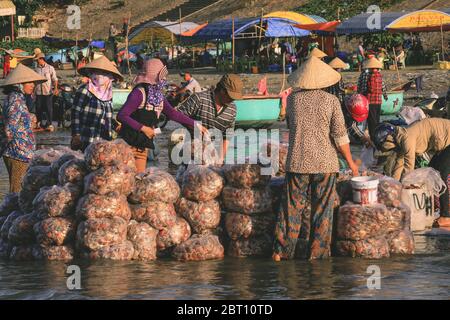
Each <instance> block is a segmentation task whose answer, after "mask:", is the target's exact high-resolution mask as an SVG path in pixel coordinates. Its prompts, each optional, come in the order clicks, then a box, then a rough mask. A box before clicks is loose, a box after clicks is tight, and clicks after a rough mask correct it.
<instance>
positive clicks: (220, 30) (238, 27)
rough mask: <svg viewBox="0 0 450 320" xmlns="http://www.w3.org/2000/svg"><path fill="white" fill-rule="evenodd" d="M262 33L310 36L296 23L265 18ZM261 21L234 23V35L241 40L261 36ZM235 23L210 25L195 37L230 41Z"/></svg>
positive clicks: (214, 23) (212, 23) (239, 21)
mask: <svg viewBox="0 0 450 320" xmlns="http://www.w3.org/2000/svg"><path fill="white" fill-rule="evenodd" d="M262 20H263V21H262V23H263V28H264V29H265V30H264V31H263V33H262V35H263V36H265V37H279V38H283V37H305V36H308V35H310V32H309V31H307V30H302V29H298V28H295V27H294V26H293V25H294V24H295V23H296V22H295V21H292V20H288V19H280V18H263V19H262ZM260 26H261V19H255V18H252V19H236V20H235V21H234V29H235V32H234V35H235V37H236V38H237V39H239V38H241V39H242V38H255V37H258V35H259V28H260ZM232 33H233V21H232V20H231V19H227V20H220V21H215V22H211V23H209V24H208V25H207V26H206V27H204V28H203V29H201V30H199V31H198V32H197V33H196V34H195V35H194V37H195V38H198V39H202V40H215V39H222V40H229V39H231V38H232Z"/></svg>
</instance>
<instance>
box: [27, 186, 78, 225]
mask: <svg viewBox="0 0 450 320" xmlns="http://www.w3.org/2000/svg"><path fill="white" fill-rule="evenodd" d="M80 194H81V189H80V187H79V186H77V185H74V184H71V183H68V184H66V185H64V186H52V187H43V188H41V191H40V192H39V193H38V194H37V196H36V197H35V198H34V200H33V208H34V211H35V212H36V213H37V214H38V215H39V217H40V218H41V219H45V218H49V217H60V216H68V215H72V214H73V213H74V210H75V206H76V204H77V200H78V197H79V196H80Z"/></svg>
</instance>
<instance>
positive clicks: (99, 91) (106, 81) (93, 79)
mask: <svg viewBox="0 0 450 320" xmlns="http://www.w3.org/2000/svg"><path fill="white" fill-rule="evenodd" d="M113 81H114V78H113V77H112V76H110V75H106V74H96V73H93V74H91V75H90V76H89V84H88V89H89V91H90V92H91V93H92V94H93V95H94V96H96V97H97V98H98V99H99V100H102V101H109V100H111V99H112V83H113Z"/></svg>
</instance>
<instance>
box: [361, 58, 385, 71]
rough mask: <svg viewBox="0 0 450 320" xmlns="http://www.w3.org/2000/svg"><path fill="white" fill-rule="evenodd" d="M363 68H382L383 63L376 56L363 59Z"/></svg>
mask: <svg viewBox="0 0 450 320" xmlns="http://www.w3.org/2000/svg"><path fill="white" fill-rule="evenodd" d="M363 68H364V69H383V64H382V63H381V62H380V60H378V59H377V58H370V59H369V60H366V61H364V63H363Z"/></svg>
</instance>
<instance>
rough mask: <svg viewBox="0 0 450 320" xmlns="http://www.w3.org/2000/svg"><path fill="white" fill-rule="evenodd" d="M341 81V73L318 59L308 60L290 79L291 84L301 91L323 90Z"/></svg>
mask: <svg viewBox="0 0 450 320" xmlns="http://www.w3.org/2000/svg"><path fill="white" fill-rule="evenodd" d="M339 80H341V75H340V74H339V72H337V71H336V70H334V69H333V68H331V67H330V66H329V65H327V64H326V63H325V62H323V61H321V60H320V59H318V58H316V57H311V58H309V59H308V60H306V61H305V62H304V63H303V64H302V66H301V67H300V68H299V69H298V70H297V71H295V72H294V73H292V74H291V75H290V76H289V77H288V82H289V84H290V85H291V86H292V87H293V88H300V89H323V88H327V87H330V86H332V85H333V84H336V83H338V82H339Z"/></svg>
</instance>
